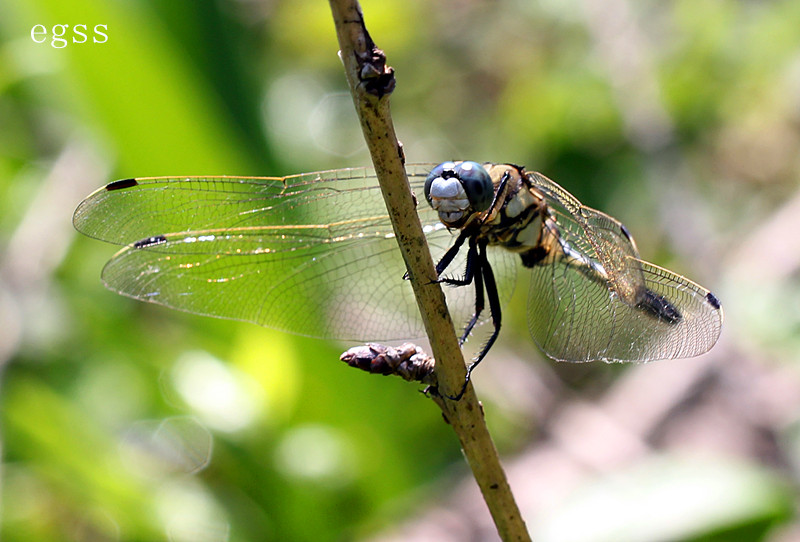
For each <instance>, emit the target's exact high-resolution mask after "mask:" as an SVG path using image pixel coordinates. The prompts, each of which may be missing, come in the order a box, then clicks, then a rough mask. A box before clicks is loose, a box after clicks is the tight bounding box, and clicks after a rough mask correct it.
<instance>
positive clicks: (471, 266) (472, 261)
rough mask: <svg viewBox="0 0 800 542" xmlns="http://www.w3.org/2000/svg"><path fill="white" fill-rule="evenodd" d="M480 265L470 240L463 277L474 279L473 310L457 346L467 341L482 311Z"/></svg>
mask: <svg viewBox="0 0 800 542" xmlns="http://www.w3.org/2000/svg"><path fill="white" fill-rule="evenodd" d="M482 267H483V262H482V261H481V258H480V254H479V253H478V250H477V248H476V247H475V242H474V241H473V240H470V252H469V254H468V255H467V272H466V274H465V278H467V276H468V275H472V278H474V280H475V312H474V313H473V314H472V318H470V320H469V322H467V326H466V327H465V328H464V333H462V334H461V338H460V339H459V340H458V345H459V346H464V343H465V342H466V341H467V337H469V334H470V333H472V328H474V327H475V324H477V323H478V318H480V315H481V312H483V308H484V295H483V291H484V290H483V269H482ZM476 270H477V271H476Z"/></svg>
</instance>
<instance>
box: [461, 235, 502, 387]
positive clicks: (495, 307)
mask: <svg viewBox="0 0 800 542" xmlns="http://www.w3.org/2000/svg"><path fill="white" fill-rule="evenodd" d="M486 245H487V242H486V241H481V242H480V245H479V250H478V264H477V274H476V279H475V283H476V285H477V284H478V282H479V281H480V282H481V283H482V285H481V295H480V297H481V298H483V285H485V286H486V297H487V298H488V300H489V310H490V311H491V312H492V325H493V326H494V331H493V332H492V335H491V336H490V337H489V339H488V340H487V341H486V342H485V343H484V345H483V348H481V351H480V352H479V353H478V355H477V356H475V358H474V359H473V360H472V362H471V363H470V364H469V366H468V367H467V375H466V378H465V379H464V385H463V386H461V391H459V392H458V394H457V395H454V396H452V397H450V396H448V399H452V400H454V401H458V400H459V399H461V397H463V396H464V392H465V391H466V390H467V384H469V379H470V376H471V375H472V371H474V370H475V368H476V367H477V366H478V364H479V363H480V362H481V361H483V358H484V357H486V354H487V353H488V352H489V350H490V349H491V348H492V345H494V342H495V341H496V340H497V336H498V335H499V334H500V324H501V320H502V314H501V312H500V296H499V294H498V293H497V283H496V282H495V280H494V272H493V271H492V267H491V265H489V260H488V259H487V257H486ZM478 275H480V276H481V278H480V279H479V278H478ZM476 288H477V286H476ZM477 294H478V292H477V290H476V297H477ZM475 304H476V313H477V306H478V301H477V299H476V302H475ZM482 305H483V299H481V309H483V306H482ZM473 320H474V321H471V322H470V323H471V324H472V326H474V325H475V322H476V321H477V314H476V315H475V316H474V317H473ZM470 329H472V328H471V327H470Z"/></svg>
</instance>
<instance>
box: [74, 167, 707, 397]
mask: <svg viewBox="0 0 800 542" xmlns="http://www.w3.org/2000/svg"><path fill="white" fill-rule="evenodd" d="M406 171H407V174H408V178H409V182H410V185H411V189H412V190H413V191H414V193H415V194H423V195H424V198H425V200H426V201H427V203H428V204H427V205H424V204H423V205H418V208H417V213H418V216H419V219H420V222H421V224H422V229H423V232H424V234H425V237H426V240H427V242H428V245H429V247H430V249H431V253H432V255H433V256H434V258H435V260H436V261H438V264H437V266H436V271H437V274H438V276H439V281H440V282H442V283H443V284H445V285H449V286H452V288H445V296H446V299H447V305H448V309H449V310H450V312H451V315H452V316H453V319H454V320H455V321H457V322H464V323H465V325H464V327H463V330H462V333H461V334H460V338H459V339H460V343H461V344H462V345H463V343H464V342H466V340H467V338H468V337H469V336H470V335H471V334H472V333H473V331H474V330H475V328H476V326H479V325H483V324H488V323H491V331H490V334H489V338H488V339H487V340H486V341H485V342H484V343H483V346H482V347H481V349H480V351H479V353H478V354H477V355H476V356H475V357H474V358H473V359H472V361H471V363H470V365H469V367H468V370H467V377H466V381H465V383H464V388H463V389H462V390H461V392H460V393H459V394H458V395H457V396H455V397H453V398H460V397H461V395H462V394H463V392H464V389H465V388H466V385H467V383H468V382H469V378H470V374H471V372H472V370H473V369H474V368H475V367H476V366H477V365H478V363H480V361H481V360H482V359H483V358H484V357H485V356H486V354H487V353H488V352H489V350H490V348H491V347H492V345H493V344H494V342H495V339H496V338H497V337H498V334H499V332H500V328H501V324H502V310H503V307H504V306H505V305H506V303H507V302H508V301H509V299H510V298H511V297H512V295H513V290H514V287H515V285H516V282H517V276H518V274H520V273H528V274H530V287H529V294H528V302H527V320H528V328H529V331H530V334H531V336H532V338H533V340H534V341H535V343H536V344H537V345H538V347H539V348H540V349H541V350H542V351H543V352H544V353H545V354H547V356H549V357H550V358H553V359H555V360H558V361H570V362H587V361H593V360H602V361H606V362H612V361H621V362H626V361H651V360H657V359H671V358H685V357H692V356H697V355H700V354H703V353H705V352H707V351H708V350H709V349H711V347H712V346H713V345H714V344H715V343H716V341H717V339H718V338H719V335H720V331H721V327H722V321H723V311H722V307H721V304H720V301H719V300H718V298H717V297H716V296H715V295H714V294H712V293H711V292H710V291H709V290H707V289H705V288H703V287H702V286H700V285H698V284H696V283H694V282H692V281H691V280H689V279H687V278H685V277H682V276H680V275H678V274H676V273H673V272H672V271H669V270H667V269H664V268H662V267H659V266H657V265H655V264H653V263H650V262H647V261H644V260H642V259H641V257H640V255H639V251H638V249H637V247H636V243H635V241H634V239H633V236H632V235H631V233H630V232H629V231H628V229H627V228H626V227H625V226H624V225H623V224H622V223H621V222H619V221H618V220H616V219H615V218H613V217H611V216H609V215H607V214H605V213H603V212H601V211H598V210H595V209H592V208H590V207H587V206H584V205H582V204H581V203H580V202H579V201H578V200H577V199H576V198H575V197H574V196H572V195H571V194H570V193H569V192H567V191H566V190H565V189H563V188H562V187H561V186H559V185H558V184H556V183H555V182H554V181H551V180H550V179H548V178H547V177H545V176H544V175H542V174H540V173H536V172H533V171H528V170H526V169H525V168H524V167H521V166H518V165H514V164H495V163H489V162H487V163H477V162H472V161H453V162H444V163H442V164H438V165H436V164H411V165H407V166H406ZM73 223H74V225H75V227H76V229H77V230H78V231H80V232H82V233H84V234H86V235H88V236H90V237H93V238H96V239H100V240H103V241H107V242H110V243H115V244H118V245H122V248H121V250H119V251H118V252H117V253H116V254H115V255H114V256H113V257H112V258H111V259H110V260H109V262H108V263H107V264H106V266H105V268H104V269H103V272H102V278H103V281H104V282H105V285H106V286H107V287H108V288H109V289H111V290H112V291H115V292H118V293H120V294H122V295H125V296H128V297H132V298H134V299H138V300H140V301H145V302H149V303H155V304H159V305H164V306H167V307H171V308H174V309H179V310H182V311H186V312H190V313H195V314H200V315H207V316H214V317H219V318H227V319H233V320H242V321H247V322H253V323H256V324H259V325H262V326H266V327H270V328H275V329H278V330H282V331H286V332H290V333H295V334H299V335H305V336H309V337H318V338H327V339H338V340H342V341H393V340H406V339H413V338H419V337H423V336H424V329H423V326H422V323H421V319H420V317H419V314H418V310H417V305H416V301H415V299H414V296H413V292H412V290H411V286H410V283H409V281H408V280H404V278H406V277H405V273H406V267H405V264H404V262H403V259H402V257H401V255H400V251H399V250H398V249H397V244H396V239H395V238H394V237H395V236H394V233H393V231H392V226H391V222H390V220H389V216H388V215H387V212H386V208H385V206H384V203H383V198H382V196H381V194H380V188H379V186H378V183H377V180H376V176H375V172H374V170H373V169H371V168H347V169H337V170H329V171H320V172H314V173H305V174H300V175H292V176H287V177H234V176H217V177H149V178H137V179H124V180H119V181H114V182H111V183H109V184H108V185H106V186H105V187H103V188H100V189H98V190H97V191H95V192H94V193H92V194H91V195H89V196H88V197H87V198H86V199H85V200H84V201H83V202H81V203H80V204H79V206H78V207H77V209H76V210H75V214H74V217H73ZM465 245H466V246H465ZM487 305H488V306H487Z"/></svg>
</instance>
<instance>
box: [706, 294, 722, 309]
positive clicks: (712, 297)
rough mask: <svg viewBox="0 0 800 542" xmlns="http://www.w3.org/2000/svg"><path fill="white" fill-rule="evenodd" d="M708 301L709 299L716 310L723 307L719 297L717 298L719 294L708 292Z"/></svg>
mask: <svg viewBox="0 0 800 542" xmlns="http://www.w3.org/2000/svg"><path fill="white" fill-rule="evenodd" d="M706 301H708V304H709V305H711V306H712V307H714V308H715V309H716V310H720V309H721V308H722V304H721V303H720V302H719V299H717V296H715V295H714V294H712V293H711V292H708V293H707V294H706Z"/></svg>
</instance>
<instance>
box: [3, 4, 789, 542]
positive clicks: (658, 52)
mask: <svg viewBox="0 0 800 542" xmlns="http://www.w3.org/2000/svg"><path fill="white" fill-rule="evenodd" d="M362 7H363V10H364V14H365V18H366V21H367V24H368V27H369V30H370V32H371V34H372V36H373V38H374V39H375V41H376V42H377V44H378V45H379V46H380V47H381V48H383V49H385V51H386V53H387V55H388V59H389V63H390V64H391V65H392V66H394V68H395V69H396V73H397V90H396V91H395V93H394V95H393V97H392V110H393V115H394V120H395V124H396V128H397V132H398V135H399V137H400V139H401V140H402V141H403V143H404V145H405V152H406V156H407V158H408V160H409V161H414V162H419V161H443V160H446V159H472V160H478V161H482V160H492V161H508V162H515V163H521V164H525V165H526V166H528V167H529V168H531V169H535V170H538V171H541V172H543V173H544V174H546V175H548V176H549V177H551V178H553V179H555V180H556V181H557V182H559V183H560V184H562V185H563V186H565V187H566V188H567V189H568V190H570V191H571V192H572V193H573V194H575V195H576V196H577V197H578V198H579V199H581V200H582V201H583V202H584V203H586V204H589V205H591V206H594V207H598V208H601V209H603V210H605V211H607V212H609V213H610V214H612V215H614V216H616V217H617V218H619V219H621V220H622V221H624V222H625V223H626V224H627V225H628V227H629V228H630V230H631V231H632V232H634V234H635V235H636V238H637V240H638V243H639V246H640V249H641V251H642V253H643V256H644V257H645V258H647V259H649V260H652V261H654V262H656V263H658V264H660V265H664V266H667V267H670V268H672V269H674V270H675V271H678V272H680V273H685V274H687V275H689V276H690V277H692V278H693V279H695V280H697V281H698V282H700V283H701V284H703V285H705V286H707V287H709V288H710V289H711V290H713V291H714V292H715V293H716V294H717V295H718V296H719V298H720V299H721V300H722V303H723V306H724V308H725V311H726V312H725V317H726V322H725V326H724V328H723V336H722V339H721V341H720V343H719V344H718V345H717V346H716V348H715V349H714V350H712V352H711V353H710V354H707V355H705V356H703V357H700V358H696V359H692V360H677V361H669V362H657V363H653V364H648V365H640V366H633V365H631V366H608V365H604V364H599V363H594V364H585V365H568V364H556V363H554V362H551V361H548V360H546V359H543V358H542V356H541V355H540V354H539V353H538V351H536V348H535V346H534V344H533V342H532V341H531V340H530V338H529V337H528V334H527V331H526V325H525V317H524V306H525V301H526V299H525V298H526V294H525V291H524V284H521V285H519V286H518V292H519V295H517V296H516V298H515V300H514V301H513V302H512V306H511V307H510V308H509V310H508V311H507V315H508V317H507V318H506V320H505V322H506V327H505V329H504V333H503V334H502V335H501V341H500V343H499V344H498V346H497V347H496V348H495V349H494V350H493V351H492V353H491V355H490V357H489V359H488V360H487V361H486V362H485V363H484V364H483V365H482V366H481V368H480V369H479V370H478V371H476V373H475V384H476V386H477V389H478V393H479V395H480V397H481V399H482V401H483V404H484V407H485V409H486V413H487V416H488V419H489V422H490V428H491V429H492V431H493V433H494V435H495V437H496V439H497V443H498V446H499V447H500V448H501V452H502V453H503V456H504V459H505V463H506V464H507V466H508V474H509V478H510V481H511V485H512V487H513V488H514V489H515V491H516V492H517V496H518V499H519V502H520V506H521V507H522V509H523V514H524V516H525V518H526V520H527V522H528V526H529V528H530V530H531V533H532V536H533V537H534V540H537V541H548V542H550V541H587V542H588V541H592V542H595V541H615V542H625V541H642V542H649V541H660V540H663V541H667V540H669V541H675V540H685V541H700V540H703V541H710V540H713V541H728V540H735V541H754V540H767V541H770V542H788V541H792V540H798V539H800V524H798V518H797V507H798V505H799V504H800V496H798V491H797V485H798V474H799V473H800V356H798V350H799V349H800V190H799V188H800V182H798V181H800V152H798V151H800V143H799V142H800V2H797V1H796V0H777V1H772V2H754V1H723V0H674V1H667V2H656V1H643V2H633V1H625V0H609V1H602V2H594V1H591V0H583V1H580V0H567V1H563V2H560V1H558V0H541V1H538V2H535V1H526V0H501V1H496V2H478V1H475V0H459V1H453V0H448V1H444V2H431V1H428V2H424V1H421V0H383V1H376V0H365V1H364V2H363V4H362ZM37 24H41V25H44V27H46V28H47V30H48V34H47V38H48V39H47V41H45V43H42V44H37V43H35V42H34V41H33V40H32V38H31V29H32V28H33V27H34V25H37ZM57 24H68V25H70V30H69V31H68V33H67V35H66V37H67V38H68V39H71V38H72V37H73V36H74V34H73V33H72V30H71V29H72V27H73V26H74V25H77V24H85V25H87V31H86V34H87V35H88V40H87V43H71V42H69V43H67V46H66V47H63V48H57V47H54V46H53V42H52V41H51V40H52V31H53V26H54V25H57ZM98 24H104V25H107V28H106V29H105V31H104V32H105V34H107V36H108V39H107V41H106V42H105V43H92V39H93V38H95V37H96V38H98V39H100V40H101V41H102V37H101V36H99V35H96V34H93V28H94V26H95V25H98ZM78 40H80V37H78ZM56 44H57V42H56ZM336 51H337V45H336V38H335V35H334V31H333V24H332V21H331V16H330V12H329V7H328V4H327V2H323V1H322V0H315V1H313V2H312V1H310V0H296V1H278V0H216V1H212V0H149V1H148V0H125V1H123V0H24V1H23V0H3V2H2V3H0V366H2V368H3V374H2V377H3V378H2V388H0V390H1V393H2V395H1V396H0V408H1V409H2V410H1V416H0V420H1V421H2V461H3V464H2V471H1V472H0V474H1V475H2V515H1V516H0V536H2V539H3V540H4V541H7V542H12V541H29V540H42V541H48V540H53V541H56V540H57V541H64V540H76V541H78V540H79V541H85V540H91V541H98V540H126V541H127V540H142V541H157V540H170V541H203V542H204V541H225V540H230V541H263V540H382V541H385V540H439V541H442V540H445V541H446V540H496V537H497V535H496V534H494V532H493V528H492V526H491V524H490V521H489V517H488V513H487V512H486V511H485V506H484V505H483V504H482V502H481V500H480V498H479V496H478V495H477V492H476V489H475V487H474V483H473V482H472V481H471V480H470V478H469V474H468V472H467V470H466V467H465V465H464V463H463V460H462V458H461V455H460V452H459V449H458V444H457V441H456V439H455V437H454V436H453V435H452V433H451V431H450V430H449V428H448V427H447V426H446V425H445V423H443V421H442V419H441V415H440V413H439V411H438V409H437V408H436V407H435V406H434V405H433V404H432V403H430V401H428V400H427V399H425V398H424V397H423V396H422V395H421V394H419V393H418V390H419V388H420V387H419V386H417V385H414V384H408V383H405V382H402V381H400V380H399V379H397V378H379V377H376V376H371V375H367V374H364V373H360V372H357V371H353V370H351V369H349V368H347V367H346V366H345V365H344V364H342V363H341V362H339V361H338V360H337V358H338V356H339V354H340V352H341V351H342V350H343V349H344V348H345V347H348V346H352V345H341V344H334V343H326V342H323V341H318V340H309V339H302V338H297V337H293V336H288V335H284V334H280V333H277V332H273V331H270V330H267V329H261V328H258V327H256V326H253V325H248V324H239V323H232V322H227V321H220V320H213V319H208V318H201V317H194V316H191V315H186V314H182V313H178V312H174V311H169V310H167V309H163V308H159V307H155V306H149V305H144V304H142V303H137V302H134V301H131V300H128V299H124V298H122V297H119V296H116V295H114V294H112V293H110V292H108V291H106V290H105V289H104V288H103V287H102V285H101V282H100V280H99V274H100V270H101V269H102V266H103V263H104V262H105V261H106V260H107V259H108V258H109V257H110V256H111V254H112V253H113V252H114V248H113V247H111V246H107V245H103V244H102V243H99V242H94V241H91V240H89V239H85V238H81V237H80V236H78V234H76V232H74V230H73V229H72V227H71V223H70V219H71V214H72V211H73V209H74V207H75V206H76V205H77V203H78V202H79V201H80V200H81V199H82V198H83V197H84V196H85V195H87V194H88V193H90V192H91V191H92V190H94V189H95V188H97V187H99V186H102V185H103V184H105V183H106V182H108V181H110V180H113V179H118V178H125V177H131V176H145V175H169V174H237V175H279V174H280V175H282V174H289V173H298V172H305V171H313V170H315V169H327V168H334V167H345V166H357V165H366V164H368V163H369V158H368V156H367V154H366V152H365V150H364V145H363V141H362V137H361V134H360V131H359V129H358V126H357V123H356V121H355V115H354V112H353V111H352V103H351V101H350V97H349V95H348V94H347V92H346V91H347V89H346V84H345V80H344V75H343V72H342V68H341V64H340V62H339V60H338V58H337V57H336Z"/></svg>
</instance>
